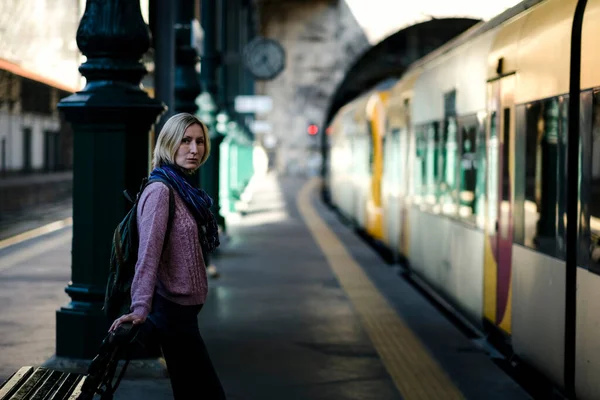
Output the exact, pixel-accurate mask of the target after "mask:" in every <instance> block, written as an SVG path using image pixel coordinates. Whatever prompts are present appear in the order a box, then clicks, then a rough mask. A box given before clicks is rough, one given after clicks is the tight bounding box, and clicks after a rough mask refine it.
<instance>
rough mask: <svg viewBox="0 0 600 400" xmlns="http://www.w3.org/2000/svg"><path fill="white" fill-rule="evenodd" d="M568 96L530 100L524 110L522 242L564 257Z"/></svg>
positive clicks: (544, 251)
mask: <svg viewBox="0 0 600 400" xmlns="http://www.w3.org/2000/svg"><path fill="white" fill-rule="evenodd" d="M567 117H568V99H567V97H566V96H560V97H555V98H552V99H548V100H544V101H540V102H536V103H531V104H528V105H527V110H526V139H525V142H526V148H525V163H524V165H525V180H524V182H525V188H524V189H525V190H524V193H525V198H524V207H523V209H524V212H523V213H524V245H525V246H528V247H531V248H534V249H536V250H539V251H541V252H543V253H545V254H548V255H551V256H554V257H558V258H564V251H565V248H564V239H565V238H564V233H565V218H566V217H565V213H566V207H565V206H566V196H565V193H564V190H565V160H566V143H567V142H566V141H567V134H566V133H567V123H568V121H567Z"/></svg>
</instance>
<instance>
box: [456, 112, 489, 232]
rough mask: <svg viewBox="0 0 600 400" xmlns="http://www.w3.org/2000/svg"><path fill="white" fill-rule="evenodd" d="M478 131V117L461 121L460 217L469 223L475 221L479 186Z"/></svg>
mask: <svg viewBox="0 0 600 400" xmlns="http://www.w3.org/2000/svg"><path fill="white" fill-rule="evenodd" d="M478 130H479V127H478V121H477V118H476V117H468V118H465V119H464V120H462V121H461V124H460V154H459V182H460V183H459V193H458V207H459V208H458V215H459V216H460V217H461V218H463V219H465V220H467V221H474V218H475V204H476V203H475V189H476V185H477V170H478V165H477V164H478V161H479V160H478V150H479V145H480V144H479V143H478V139H479V137H478ZM484 149H485V147H484ZM484 154H485V150H484ZM484 185H485V182H484Z"/></svg>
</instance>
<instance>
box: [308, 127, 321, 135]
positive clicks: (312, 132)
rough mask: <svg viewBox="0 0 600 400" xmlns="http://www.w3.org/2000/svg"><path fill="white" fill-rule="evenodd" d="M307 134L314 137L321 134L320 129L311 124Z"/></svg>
mask: <svg viewBox="0 0 600 400" xmlns="http://www.w3.org/2000/svg"><path fill="white" fill-rule="evenodd" d="M307 132H308V134H309V135H310V136H314V135H316V134H317V133H319V127H318V126H316V125H314V124H311V125H309V126H308V129H307Z"/></svg>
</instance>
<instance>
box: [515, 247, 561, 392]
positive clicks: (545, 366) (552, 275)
mask: <svg viewBox="0 0 600 400" xmlns="http://www.w3.org/2000/svg"><path fill="white" fill-rule="evenodd" d="M512 251H513V258H512V260H513V261H512V262H513V270H512V288H513V289H512V346H513V350H514V351H515V354H517V355H518V356H519V357H521V358H522V359H524V360H526V361H527V362H529V363H531V364H532V365H534V366H536V368H538V369H539V370H540V371H542V372H543V373H545V374H547V375H548V376H549V377H551V378H552V379H553V380H554V381H555V382H557V383H558V384H560V385H562V384H563V381H564V379H563V367H564V334H565V330H564V324H565V263H564V261H561V260H558V259H556V258H553V257H550V256H547V255H544V254H542V253H539V252H536V251H534V250H532V249H529V248H526V247H523V246H520V245H513V247H512Z"/></svg>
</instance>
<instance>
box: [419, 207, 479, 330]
mask: <svg viewBox="0 0 600 400" xmlns="http://www.w3.org/2000/svg"><path fill="white" fill-rule="evenodd" d="M410 218H411V224H410V225H411V228H410V235H411V241H410V262H411V267H412V268H413V269H414V270H415V271H417V272H418V273H420V275H422V277H423V278H424V279H426V280H427V281H428V283H429V284H430V285H432V286H433V287H435V288H436V289H437V290H439V291H440V293H442V294H443V295H445V297H446V298H448V299H449V300H450V301H452V302H453V303H454V304H455V305H456V306H458V307H460V309H461V311H462V312H465V313H466V314H467V316H468V317H469V318H470V319H471V320H472V321H474V322H476V323H479V322H480V321H481V318H482V311H483V310H482V305H483V250H484V235H483V232H481V231H479V230H477V229H474V228H470V227H468V226H466V225H464V224H462V223H460V222H457V221H452V220H450V219H448V218H440V217H439V216H436V215H432V214H428V213H424V212H421V211H419V210H418V209H416V208H414V207H413V208H412V210H411V213H410ZM465 243H469V245H468V246H465V245H464V244H465Z"/></svg>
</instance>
